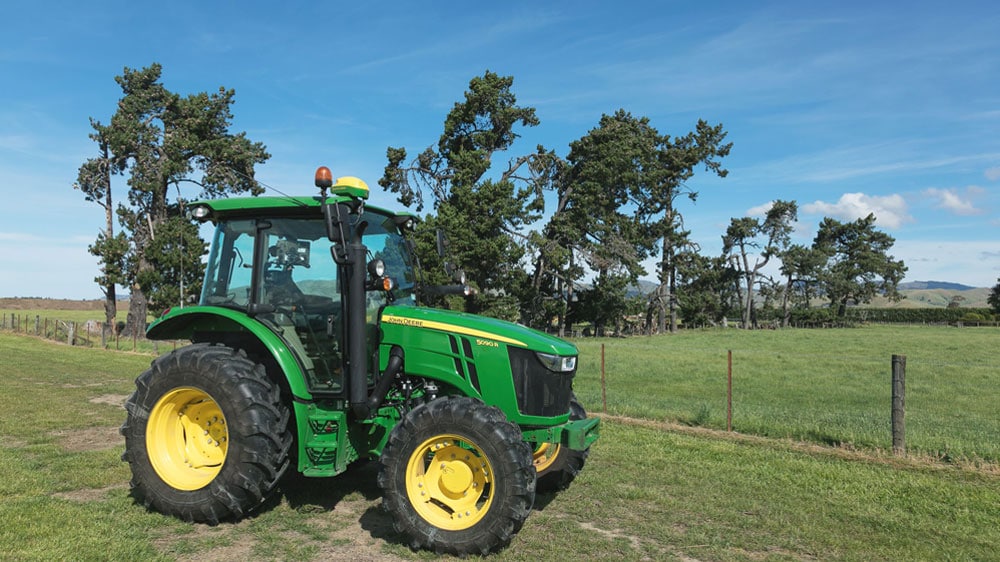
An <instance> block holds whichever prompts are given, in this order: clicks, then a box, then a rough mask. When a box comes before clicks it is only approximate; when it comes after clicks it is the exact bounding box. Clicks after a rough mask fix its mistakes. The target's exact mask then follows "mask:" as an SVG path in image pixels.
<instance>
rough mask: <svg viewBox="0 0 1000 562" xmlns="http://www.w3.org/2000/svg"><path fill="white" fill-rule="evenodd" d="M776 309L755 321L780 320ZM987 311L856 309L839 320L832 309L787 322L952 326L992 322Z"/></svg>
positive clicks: (805, 312) (796, 313) (804, 311)
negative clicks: (965, 323) (962, 323)
mask: <svg viewBox="0 0 1000 562" xmlns="http://www.w3.org/2000/svg"><path fill="white" fill-rule="evenodd" d="M780 318H781V311H780V310H773V309H771V310H766V311H759V313H758V319H759V320H780ZM994 320H995V318H994V315H993V311H992V310H990V309H989V308H860V307H851V308H848V309H847V312H846V314H845V315H844V317H842V318H838V317H837V311H836V309H832V308H800V309H794V310H792V313H791V323H792V324H793V325H797V326H808V325H819V324H840V323H865V322H889V323H900V324H954V323H957V322H967V323H978V322H993V321H994Z"/></svg>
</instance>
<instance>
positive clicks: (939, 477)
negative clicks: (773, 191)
mask: <svg viewBox="0 0 1000 562" xmlns="http://www.w3.org/2000/svg"><path fill="white" fill-rule="evenodd" d="M737 337H739V338H742V337H745V336H739V335H738V336H737ZM636 341H637V342H638V341H639V340H636ZM647 341H648V340H647ZM666 341H668V342H670V343H671V344H672V345H677V343H676V342H677V340H666ZM0 350H2V353H0V356H2V358H3V359H2V361H3V363H2V373H3V374H2V375H0V377H2V380H3V384H2V386H0V412H3V415H2V416H0V471H2V474H4V478H3V479H0V559H5V560H6V559H17V560H22V559H28V560H31V559H36V560H41V559H45V560H51V559H73V560H106V559H122V560H124V559H143V560H155V559H163V560H174V559H180V560H194V559H199V560H201V559H206V558H207V559H212V560H247V559H275V560H285V559H287V560H291V559H295V560H310V559H312V560H321V559H357V560H371V559H388V560H398V559H403V560H407V559H434V558H437V557H435V556H433V555H431V554H429V553H424V552H417V553H413V552H410V551H409V549H407V548H406V547H405V546H404V545H403V544H402V542H401V538H400V537H399V536H397V535H395V534H394V533H393V532H392V530H391V521H390V520H389V519H388V517H387V516H386V515H385V514H384V513H382V511H381V510H380V509H379V507H378V506H379V491H378V489H377V487H376V486H375V478H374V470H373V467H372V465H370V464H368V465H360V466H358V467H356V468H354V469H352V470H350V471H349V472H348V473H347V474H344V475H341V476H340V477H337V478H334V479H329V480H309V479H303V478H289V479H287V480H286V481H285V482H284V483H283V484H282V486H281V490H280V493H279V494H278V496H277V497H276V498H275V500H274V501H273V502H271V503H270V504H269V505H267V506H265V508H264V509H263V510H261V511H260V512H259V513H258V514H257V515H255V516H254V517H251V518H249V519H246V520H244V521H242V522H240V523H235V524H233V523H228V524H222V525H219V526H217V527H209V526H205V525H197V524H187V523H183V522H180V521H177V520H175V519H172V518H169V517H165V516H161V515H158V514H155V513H148V512H146V511H145V509H143V508H142V507H141V506H138V505H136V504H135V503H134V502H133V501H132V499H131V498H130V496H129V495H128V488H127V482H128V469H127V465H126V464H125V463H122V462H121V461H120V460H119V456H120V454H121V451H122V447H123V441H122V439H121V437H120V436H119V435H118V433H117V427H118V425H120V423H121V421H122V419H123V416H124V411H123V410H122V408H121V404H122V402H123V401H124V399H125V396H126V395H127V394H128V393H129V392H130V391H131V389H132V380H133V379H134V377H135V376H136V374H137V373H138V372H140V371H141V370H143V369H144V368H146V366H148V363H149V360H150V356H143V355H138V354H125V353H114V352H109V351H103V350H94V349H80V348H71V347H68V346H65V345H59V344H55V343H51V342H45V341H41V340H37V339H34V338H30V337H23V336H13V335H9V334H0ZM588 360H589V359H588ZM591 379H594V377H593V375H592V374H590V375H586V376H585V379H584V380H583V381H582V386H583V387H584V388H583V390H585V391H586V392H588V393H590V392H592V391H593V390H594V389H595V388H597V387H596V385H595V384H594V383H595V380H591ZM637 402H640V401H637ZM592 403H593V402H592ZM644 407H649V406H644ZM592 409H593V408H592ZM623 409H624V407H623ZM648 417H650V418H663V417H666V416H664V415H662V414H657V413H656V412H655V411H651V414H650V415H649V416H648ZM997 505H1000V471H998V470H997V469H996V466H995V465H992V466H985V467H978V468H976V467H973V466H968V465H957V464H942V463H934V462H928V461H927V460H926V459H916V460H914V459H896V458H893V457H891V456H887V455H881V454H878V453H877V452H861V451H848V450H845V449H843V448H829V447H819V446H815V445H804V444H801V443H796V442H793V441H787V440H775V439H766V438H757V437H746V436H740V435H731V434H726V433H724V432H716V431H710V430H705V429H701V428H690V427H683V426H674V425H668V424H665V423H662V422H656V421H642V420H635V419H625V418H618V417H607V418H606V419H605V422H604V426H603V435H602V438H601V440H599V441H598V442H597V443H596V444H595V446H594V447H593V449H592V452H591V458H590V460H589V461H588V464H587V467H586V469H585V470H584V472H583V473H582V474H581V475H580V477H579V478H578V479H577V480H576V482H575V483H574V485H573V486H572V487H571V488H570V489H569V490H567V491H565V492H563V493H561V494H558V495H554V496H540V497H539V498H538V500H537V502H536V508H535V511H534V513H532V515H531V516H530V517H529V518H528V521H527V522H526V524H525V526H524V528H523V529H522V531H521V532H520V534H519V535H518V536H517V537H516V538H515V540H514V543H513V544H512V545H511V546H510V547H509V548H508V549H506V550H504V551H503V552H501V553H499V554H498V555H497V556H495V559H496V560H525V559H551V558H552V557H553V553H554V552H562V553H571V554H572V557H573V558H576V559H592V560H608V559H615V560H650V559H654V560H660V559H665V560H666V559H678V560H688V561H690V560H815V559H820V560H903V559H910V560H931V559H954V560H989V559H995V545H996V544H1000V511H998V510H997V509H996V506H997ZM560 556H561V555H560Z"/></svg>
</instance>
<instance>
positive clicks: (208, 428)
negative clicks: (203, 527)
mask: <svg viewBox="0 0 1000 562" xmlns="http://www.w3.org/2000/svg"><path fill="white" fill-rule="evenodd" d="M125 409H126V410H127V412H128V417H127V418H126V420H125V423H124V425H122V428H121V433H122V435H124V436H125V453H124V454H123V455H122V460H124V461H126V462H128V463H129V465H130V468H131V470H132V480H131V487H132V495H133V496H134V497H135V498H136V500H137V501H139V502H140V503H142V504H143V505H145V506H146V507H147V508H148V509H155V510H156V511H159V512H162V513H165V514H168V515H174V516H177V517H180V518H181V519H183V520H185V521H197V522H206V523H210V524H216V523H218V522H219V521H220V520H222V519H239V518H240V517H242V516H244V515H245V514H246V513H247V512H249V511H250V510H252V509H253V508H255V507H257V506H259V505H260V504H261V503H262V502H263V501H264V500H265V499H266V498H267V497H268V496H269V495H270V493H271V492H272V491H273V490H274V487H275V485H276V484H277V482H278V480H279V479H280V478H281V475H282V474H283V473H284V471H285V469H286V468H287V467H288V464H289V460H288V452H289V449H290V447H291V443H292V437H291V432H290V431H289V428H288V419H289V411H288V408H287V407H286V406H285V405H284V404H282V402H281V400H280V397H279V391H278V387H277V386H276V385H275V384H274V383H273V382H272V381H271V380H270V379H268V378H267V375H266V374H265V372H264V367H263V366H261V365H259V364H256V363H254V362H252V361H250V360H249V359H248V358H247V356H246V354H244V353H243V352H242V351H236V350H233V349H231V348H228V347H225V346H221V345H209V344H194V345H190V346H186V347H182V348H180V349H178V350H177V351H174V352H173V353H170V354H169V355H165V356H163V357H160V358H157V359H156V360H154V361H153V363H152V365H151V366H150V368H149V370H147V371H146V372H144V373H143V374H142V375H140V376H139V378H137V379H136V390H135V392H134V393H133V394H132V395H131V396H130V397H129V398H128V400H127V401H126V403H125Z"/></svg>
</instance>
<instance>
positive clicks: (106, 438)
mask: <svg viewBox="0 0 1000 562" xmlns="http://www.w3.org/2000/svg"><path fill="white" fill-rule="evenodd" d="M51 435H53V436H54V437H57V438H58V439H59V446H60V447H62V448H63V449H65V450H67V451H70V452H72V453H82V452H85V451H102V450H104V449H113V448H115V447H119V446H122V445H124V444H125V438H124V437H122V436H121V434H119V433H118V427H117V426H114V427H88V428H84V429H74V430H61V431H55V432H53V433H52V434H51Z"/></svg>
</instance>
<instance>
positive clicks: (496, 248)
mask: <svg viewBox="0 0 1000 562" xmlns="http://www.w3.org/2000/svg"><path fill="white" fill-rule="evenodd" d="M161 72H162V69H161V67H160V65H158V64H153V65H151V66H149V67H147V68H143V69H138V70H136V69H130V68H126V69H125V70H124V72H123V74H122V75H121V76H118V77H116V78H115V80H116V82H117V83H118V84H119V86H120V87H121V89H122V97H121V98H120V99H119V101H118V104H117V109H116V111H115V113H114V114H113V115H112V116H111V119H110V122H109V124H107V125H105V124H103V123H102V122H100V121H98V120H95V119H91V127H92V129H93V132H92V133H91V135H90V138H91V139H92V140H93V141H94V142H95V144H96V145H97V154H96V156H95V157H93V158H90V159H88V160H87V161H86V162H84V163H83V164H82V165H81V166H80V169H79V173H78V177H77V182H76V184H75V185H74V187H75V188H77V189H79V190H80V191H81V192H83V194H84V196H85V198H86V199H87V200H88V201H91V202H93V203H95V204H97V205H99V206H100V207H101V208H103V210H104V211H105V221H104V224H103V226H102V227H101V229H100V230H99V233H98V236H97V239H96V240H95V242H94V244H92V245H91V246H90V251H91V253H93V254H94V255H96V256H98V257H99V259H100V264H101V271H100V275H98V276H97V278H96V279H95V281H96V282H97V283H98V285H99V286H100V287H101V288H102V290H103V291H104V294H105V297H106V306H105V310H106V314H107V319H108V322H109V323H110V324H112V325H114V318H115V314H116V307H117V294H116V287H118V286H124V287H127V288H128V291H129V293H130V305H129V315H128V321H127V326H126V329H127V330H128V331H129V332H130V333H134V332H138V331H141V330H142V328H143V326H144V323H145V319H146V315H147V313H148V312H149V311H152V312H159V311H160V310H162V309H164V308H166V307H168V306H173V305H175V304H183V301H184V295H185V294H186V295H193V294H197V292H198V291H199V286H200V283H201V277H202V274H203V271H202V267H203V266H202V264H201V260H200V257H201V255H202V254H203V253H204V250H205V244H204V242H203V241H202V240H201V239H200V238H199V237H198V233H197V230H196V227H195V226H194V225H192V224H191V222H190V221H188V220H186V219H185V218H184V217H183V207H184V198H183V197H182V196H181V190H180V186H181V185H182V184H192V185H196V186H197V187H198V188H199V193H198V194H197V197H199V198H212V197H218V196H222V195H226V194H239V193H249V194H253V195H256V194H259V193H260V192H261V191H262V189H261V187H260V186H259V185H258V184H257V183H256V182H255V181H254V179H253V176H254V167H255V166H256V165H258V164H261V163H263V162H265V161H266V160H267V159H268V158H269V155H268V154H267V152H266V150H265V147H264V146H263V144H261V143H259V142H253V141H251V140H249V139H248V138H247V137H246V134H245V133H233V132H231V131H230V125H231V121H232V114H231V106H232V104H233V101H234V92H233V91H232V90H227V89H225V88H219V90H218V91H217V92H214V93H211V94H209V93H204V92H203V93H198V94H192V95H187V96H182V95H180V94H177V93H174V92H171V91H169V90H168V89H166V88H165V87H164V86H163V84H162V83H161V81H160V79H161ZM538 124H539V119H538V116H537V115H536V112H535V109H534V108H532V107H525V106H522V105H520V104H518V102H517V97H516V95H515V94H514V91H513V78H512V77H510V76H500V75H498V74H496V73H493V72H490V71H486V72H485V73H484V74H483V75H482V76H477V77H475V78H473V79H472V80H471V81H470V82H469V87H468V90H467V91H466V92H465V94H464V97H463V99H462V100H460V101H458V102H456V103H455V104H454V106H453V107H452V108H451V110H450V111H449V112H448V114H447V115H446V116H445V120H444V124H443V128H442V132H441V134H440V135H439V136H438V138H437V141H436V142H435V143H433V144H431V145H430V146H428V147H427V148H425V149H424V150H422V151H420V152H418V153H416V156H412V157H411V155H410V152H408V151H407V149H406V148H403V147H389V148H388V149H387V151H386V155H387V164H386V166H385V170H384V174H383V176H382V178H381V179H380V180H379V184H380V185H381V186H382V187H383V188H384V189H386V190H387V191H389V192H391V193H394V194H395V195H396V196H397V197H398V200H399V202H400V203H402V204H403V205H405V206H408V207H413V208H414V209H415V210H416V211H417V212H422V211H425V210H426V211H428V212H427V214H426V216H425V219H424V221H423V222H422V223H421V225H420V227H419V228H418V230H417V233H416V248H417V254H418V257H419V258H420V261H421V263H422V264H423V266H424V269H425V276H426V278H425V282H429V283H437V282H442V283H445V282H447V280H446V276H445V274H444V273H443V270H444V268H443V267H441V266H442V265H443V264H442V263H441V262H442V257H441V256H440V255H439V254H438V252H437V251H436V248H437V246H438V244H437V242H438V240H439V238H438V236H437V233H438V232H439V231H440V232H443V233H444V234H445V236H444V240H445V241H446V251H445V256H444V261H447V262H449V263H450V264H453V265H455V266H456V267H458V268H461V269H463V270H464V271H465V272H467V274H468V276H469V279H470V280H471V281H472V283H473V285H474V287H475V288H476V291H475V292H474V293H473V294H472V296H470V297H467V298H464V299H463V298H460V297H437V298H438V301H437V302H436V304H438V305H441V306H452V307H459V308H462V309H464V310H467V311H469V312H475V313H480V314H486V315H491V316H495V317H499V318H506V319H510V320H515V321H519V322H522V323H524V324H528V325H531V326H534V327H538V328H542V329H553V328H554V329H557V330H558V331H559V332H560V333H561V334H565V333H566V332H567V330H569V329H571V327H572V326H573V324H574V323H583V322H585V323H588V324H590V325H592V326H593V327H594V329H595V331H596V332H597V333H602V332H604V331H605V330H614V331H615V332H622V331H623V330H625V329H626V324H628V329H631V330H642V331H644V332H645V333H656V332H665V331H675V330H676V329H677V327H678V325H679V324H680V323H681V322H684V323H687V324H692V325H699V324H707V323H714V322H725V319H726V318H728V317H730V316H731V315H733V314H734V313H735V314H736V315H738V316H739V317H740V319H741V325H743V326H746V327H753V326H754V325H755V324H756V309H757V307H758V306H764V307H773V306H780V307H781V310H782V312H783V317H784V319H785V322H786V323H787V319H788V317H789V310H790V309H791V308H794V307H808V306H810V303H811V302H812V301H813V300H814V299H815V298H817V297H820V296H822V297H824V298H826V299H828V301H829V303H830V306H831V307H832V308H834V309H836V310H837V311H838V312H839V313H840V314H843V311H844V309H845V307H846V306H848V305H850V304H852V303H856V302H865V301H867V300H870V299H871V298H872V297H873V296H874V295H876V294H884V295H886V296H889V297H890V298H898V297H899V295H898V291H897V290H896V286H897V285H898V283H899V281H900V280H901V279H902V275H903V273H904V272H905V270H906V268H905V266H904V265H903V264H902V262H899V261H896V260H894V259H892V257H891V256H889V255H888V251H889V250H890V249H891V247H892V244H893V243H894V240H893V239H892V238H891V237H889V236H888V235H886V234H884V233H882V232H879V231H878V230H877V229H876V228H875V225H874V223H875V218H874V217H872V216H869V217H867V218H865V219H859V220H858V221H855V222H850V223H840V222H838V221H835V220H833V219H824V221H823V222H822V223H821V224H820V226H819V231H818V233H817V236H816V238H815V240H814V241H813V244H812V245H811V246H805V245H796V244H791V237H790V235H791V232H792V230H793V227H794V223H795V221H796V220H797V204H796V203H795V202H794V201H774V202H772V204H771V206H770V208H769V210H768V211H767V212H766V213H765V216H764V217H761V218H757V217H739V218H734V219H732V221H731V224H730V226H729V227H728V228H727V230H726V232H725V233H724V234H723V235H722V238H723V252H722V254H721V255H719V256H705V255H703V254H702V251H701V248H699V247H698V245H697V244H695V243H693V242H692V240H691V238H690V232H689V231H688V230H687V229H686V228H685V225H684V216H683V213H685V212H687V210H686V208H685V203H684V202H685V201H687V202H689V203H690V202H694V201H696V200H697V198H698V192H697V191H695V190H694V189H692V187H691V186H690V184H689V183H688V181H689V180H690V179H691V178H692V177H694V175H695V174H696V173H697V172H702V173H706V174H710V175H715V176H718V177H723V178H724V177H726V175H727V174H728V171H727V170H726V169H725V167H724V166H723V161H724V159H725V157H726V156H728V155H729V153H730V151H731V149H732V143H728V142H725V140H726V136H727V133H726V131H725V129H724V128H723V126H722V124H711V123H709V122H707V121H705V120H698V121H697V122H696V123H695V124H694V127H693V128H692V130H691V131H689V132H686V133H683V134H681V135H676V136H671V135H669V134H664V133H661V132H660V131H658V130H657V129H656V128H655V127H654V126H653V124H652V123H651V122H650V120H649V119H648V118H646V117H637V116H634V115H632V114H631V113H629V112H628V111H626V110H624V109H620V110H618V111H616V112H614V113H613V114H610V115H607V114H606V115H602V116H601V117H600V119H599V120H598V122H597V124H596V125H595V126H594V127H593V128H592V129H591V130H589V131H588V132H587V134H585V135H584V136H582V137H581V138H579V139H577V140H574V141H572V142H570V143H569V150H568V152H567V153H566V155H565V156H560V155H559V154H557V152H556V151H555V150H553V149H550V148H547V147H544V146H541V145H538V146H536V147H535V148H534V149H533V150H531V151H530V152H527V153H523V154H517V153H515V152H513V151H514V148H515V143H516V141H517V139H518V138H519V137H520V133H521V131H522V130H523V128H526V127H534V126H537V125H538ZM116 177H121V178H123V179H124V180H125V181H124V185H123V186H121V187H116V189H115V190H114V197H113V189H112V184H113V180H114V179H115V178H116ZM172 194H173V196H172V197H171V195H172ZM776 262H780V267H778V269H777V270H778V271H779V272H780V274H779V275H774V276H773V277H772V276H769V275H768V274H767V271H772V270H774V264H775V263H776ZM649 263H653V264H655V266H654V267H653V271H647V270H646V268H645V267H644V264H649ZM769 265H770V266H771V268H770V269H766V268H767V266H769ZM649 276H653V277H654V278H655V279H656V283H655V286H654V287H653V289H652V290H650V291H649V292H648V293H646V294H641V295H640V294H636V293H635V290H634V289H635V287H636V286H637V284H638V282H639V280H640V279H643V278H646V277H649ZM182 288H183V289H182ZM448 299H450V300H448Z"/></svg>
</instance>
